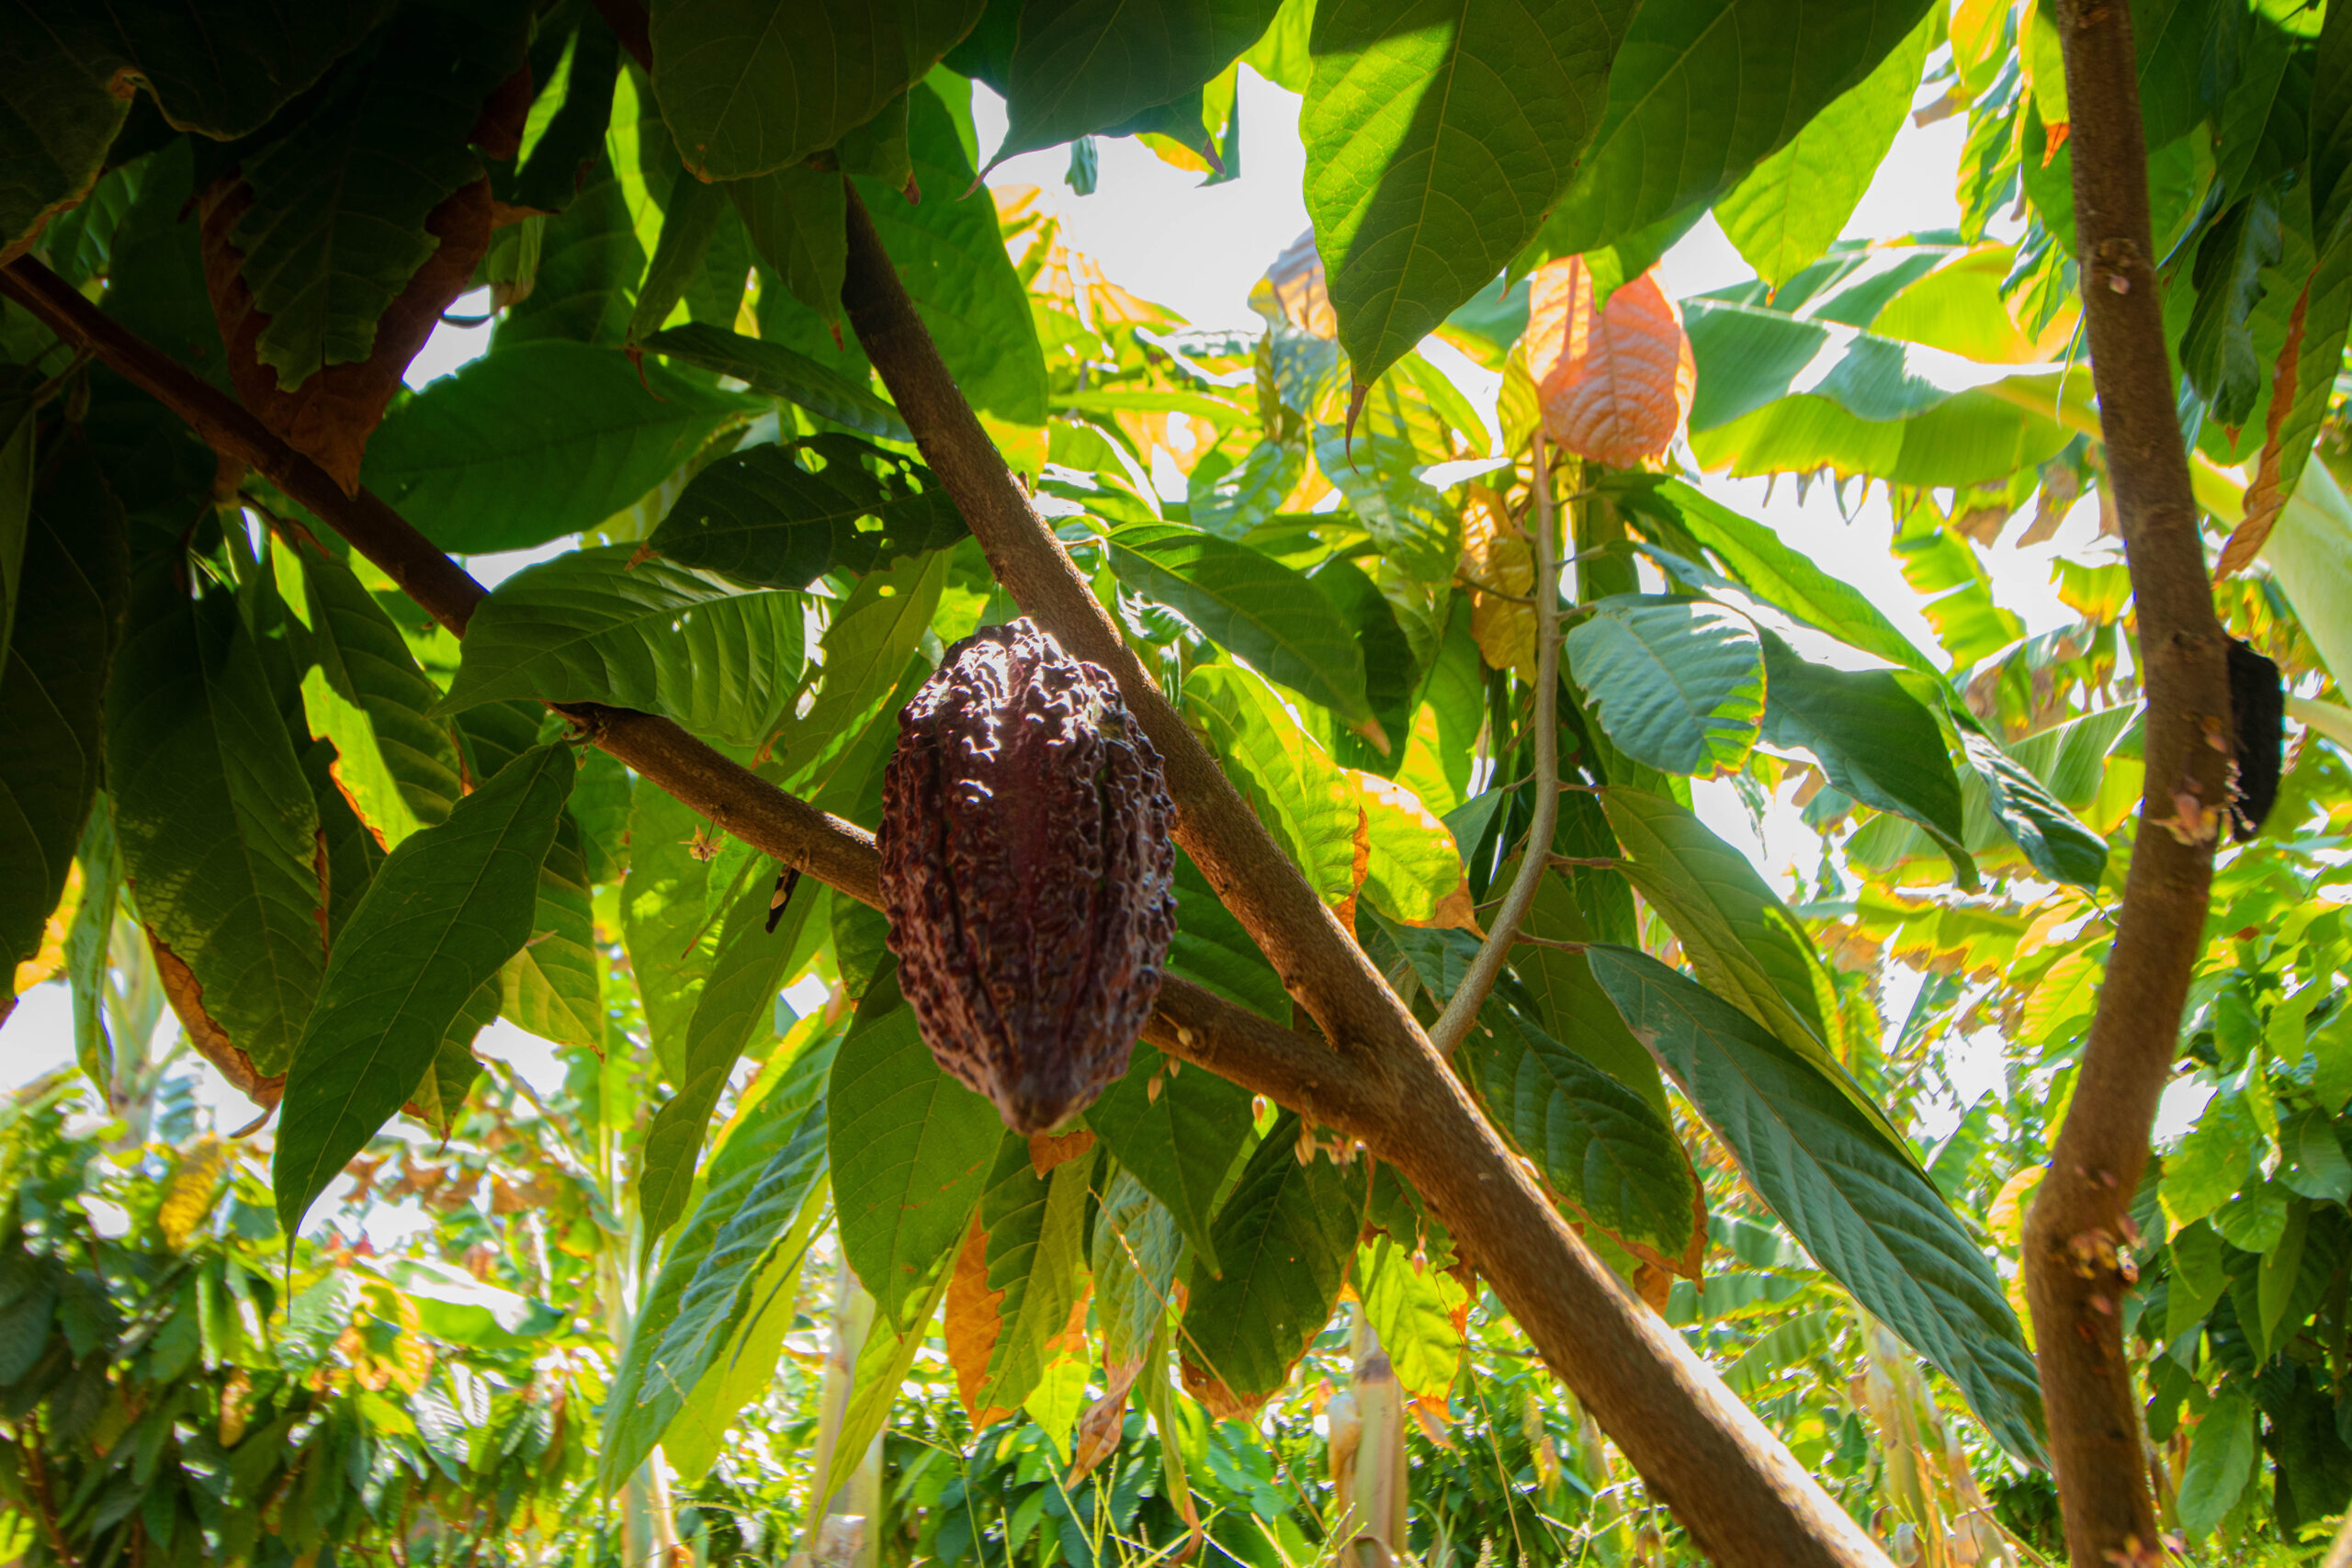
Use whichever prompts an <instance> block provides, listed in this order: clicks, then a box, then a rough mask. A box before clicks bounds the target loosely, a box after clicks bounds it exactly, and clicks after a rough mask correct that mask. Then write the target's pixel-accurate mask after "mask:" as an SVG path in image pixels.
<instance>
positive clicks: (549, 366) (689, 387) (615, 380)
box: [360, 338, 754, 554]
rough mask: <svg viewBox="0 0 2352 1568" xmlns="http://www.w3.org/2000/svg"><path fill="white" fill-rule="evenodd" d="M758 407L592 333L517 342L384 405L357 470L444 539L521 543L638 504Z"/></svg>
mask: <svg viewBox="0 0 2352 1568" xmlns="http://www.w3.org/2000/svg"><path fill="white" fill-rule="evenodd" d="M753 406H754V405H753V400H751V399H748V398H741V397H737V396H734V395H732V394H730V393H726V392H719V391H714V390H711V389H707V388H705V387H701V386H697V385H696V384H695V383H694V382H692V381H689V380H687V379H686V378H684V377H683V376H676V375H673V374H671V373H670V372H668V371H666V370H662V369H661V368H660V367H653V366H648V367H645V368H644V370H643V372H642V374H641V375H640V372H639V370H638V369H637V368H636V367H632V366H631V365H630V364H629V362H628V359H626V358H625V357H623V356H622V355H618V354H615V353H612V352H609V351H606V350H600V349H595V348H592V347H590V346H588V345H587V344H580V343H572V342H569V341H566V340H564V339H560V338H548V339H543V340H540V341H537V342H531V343H521V344H515V345H514V346H512V347H503V348H501V349H500V350H499V351H498V352H497V353H495V354H486V355H482V357H481V358H480V359H477V360H474V361H473V362H472V363H470V364H469V365H467V366H465V367H463V368H462V369H460V370H458V372H457V373H456V374H455V375H451V376H445V377H443V378H441V379H440V380H438V381H435V382H434V383H433V384H432V385H431V386H429V387H427V388H426V389H424V391H422V392H419V393H418V394H417V395H416V396H415V397H413V398H411V399H409V400H407V401H405V402H403V403H401V404H400V405H399V406H397V407H396V408H394V409H393V410H392V411H391V412H390V413H389V414H387V415H385V416H384V423H383V424H382V425H381V426H380V427H379V429H378V430H377V432H376V434H375V435H374V436H373V437H372V438H371V439H370V440H369V441H368V460H367V463H366V466H365V467H364V468H362V469H361V471H360V478H361V479H363V480H364V481H365V482H366V483H367V485H368V489H370V490H372V491H375V492H376V493H377V494H378V495H380V496H382V497H383V498H384V499H385V500H386V501H388V502H390V503H391V504H392V505H394V506H396V507H398V508H399V509H400V511H401V515H402V516H404V517H406V518H407V519H408V520H409V521H410V522H412V523H413V524H415V525H417V527H418V528H420V529H422V530H423V531H424V535H425V536H426V537H428V538H430V539H431V540H432V541H433V542H434V543H435V544H436V545H438V546H440V547H442V548H443V549H446V550H456V551H458V552H459V553H462V554H470V553H474V552H479V551H486V550H518V549H525V548H528V547H531V546H533V545H543V544H546V543H547V542H548V540H550V539H558V538H561V537H562V536H564V535H566V534H576V533H578V532H580V531H581V530H582V529H583V528H593V527H594V526H596V525H598V524H599V523H602V522H603V521H604V520H605V518H607V517H610V516H611V515H612V514H613V513H616V512H618V511H620V510H621V509H622V508H623V507H626V506H628V505H630V504H631V503H632V502H635V501H636V500H637V499H638V498H639V496H641V495H643V494H644V493H645V492H646V491H650V490H651V489H652V488H653V487H654V486H655V485H657V484H659V483H661V482H662V479H663V478H664V477H665V476H667V475H668V474H669V473H670V472H671V471H672V470H673V469H674V468H677V467H678V466H679V465H680V464H681V463H684V461H685V460H686V459H687V458H689V457H693V456H694V455H695V453H696V452H698V451H700V450H701V449H702V447H703V445H704V443H706V442H707V441H708V440H709V439H710V438H711V437H712V436H713V435H715V434H718V432H719V431H720V430H722V429H724V428H725V427H726V426H727V425H729V423H733V422H735V421H736V420H739V419H741V418H744V417H745V416H746V415H747V414H748V413H749V412H751V411H752V407H753Z"/></svg>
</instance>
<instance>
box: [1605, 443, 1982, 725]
mask: <svg viewBox="0 0 2352 1568" xmlns="http://www.w3.org/2000/svg"><path fill="white" fill-rule="evenodd" d="M1651 496H1654V497H1655V502H1656V504H1657V506H1659V507H1661V508H1663V509H1665V510H1667V511H1669V512H1671V513H1672V514H1673V517H1674V519H1675V521H1677V522H1679V523H1680V524H1681V525H1682V526H1683V528H1684V529H1685V530H1686V531H1687V532H1688V533H1689V534H1690V535H1691V537H1692V538H1693V539H1695V540H1697V541H1698V542H1699V543H1700V544H1701V545H1703V546H1704V547H1706V548H1707V549H1709V550H1711V551H1713V554H1714V556H1715V558H1717V559H1719V560H1720V561H1722V562H1723V564H1724V568H1725V569H1726V570H1729V571H1730V572H1731V574H1732V575H1733V576H1734V577H1736V578H1737V579H1738V580H1739V581H1740V584H1741V585H1742V586H1743V587H1745V588H1746V589H1747V591H1748V592H1751V593H1753V594H1755V595H1756V596H1757V597H1758V599H1760V600H1762V601H1763V602H1764V603H1765V604H1770V605H1771V606H1772V607H1773V608H1774V609H1777V610H1780V611H1781V612H1783V613H1785V614H1787V615H1791V616H1792V617H1794V618H1795V619H1797V620H1800V621H1803V622H1804V624H1805V625H1807V626H1811V627H1813V628H1814V629H1815V630H1816V631H1822V632H1826V633H1828V634H1829V635H1830V636H1831V637H1836V638H1838V640H1839V641H1841V642H1843V643H1845V644H1846V645H1847V646H1848V647H1849V648H1858V649H1861V650H1862V651H1863V652H1864V653H1869V654H1874V655H1876V656H1877V657H1879V658H1881V659H1883V660H1886V661H1887V662H1888V663H1890V664H1894V665H1898V666H1900V667H1902V668H1904V669H1906V670H1917V671H1919V672H1920V673H1921V674H1923V675H1928V676H1930V677H1932V678H1934V679H1936V680H1938V681H1940V680H1942V679H1943V672H1942V670H1941V667H1940V666H1939V665H1938V664H1936V663H1935V661H1934V660H1930V659H1929V658H1928V656H1927V655H1926V654H1924V653H1922V652H1920V651H1919V649H1917V647H1915V646H1914V645H1913V644H1912V642H1911V639H1910V638H1908V637H1905V636H1904V635H1903V634H1902V633H1901V632H1899V631H1897V630H1895V629H1894V623H1893V622H1892V621H1889V620H1888V619H1887V618H1886V616H1885V615H1883V613H1881V611H1880V610H1879V607H1878V606H1877V605H1875V604H1871V602H1870V600H1869V598H1868V597H1866V596H1865V595H1864V594H1863V593H1862V592H1861V591H1860V589H1858V588H1855V587H1854V586H1853V585H1851V584H1850V583H1848V582H1845V581H1840V580H1839V579H1838V578H1835V577H1832V576H1830V575H1829V574H1828V573H1827V572H1826V571H1823V570H1821V569H1820V568H1819V567H1817V566H1815V565H1814V564H1813V562H1812V561H1811V560H1810V559H1808V558H1805V557H1804V556H1803V555H1801V554H1799V553H1798V552H1797V551H1795V550H1792V549H1791V548H1790V547H1788V546H1787V545H1785V544H1783V543H1782V542H1781V537H1780V536H1779V535H1777V534H1775V533H1773V532H1772V530H1771V529H1770V528H1768V527H1766V526H1765V525H1763V524H1761V523H1757V522H1753V521H1750V520H1749V519H1747V518H1746V517H1742V516H1741V515H1740V514H1739V513H1736V512H1734V511H1732V510H1731V509H1730V508H1728V507H1726V506H1724V505H1722V504H1721V503H1720V502H1715V501H1713V500H1712V499H1710V498H1709V497H1708V496H1706V495H1705V494H1703V493H1702V492H1701V491H1699V490H1698V489H1696V488H1695V487H1693V486H1691V485H1689V484H1686V483H1684V482H1683V481H1682V480H1680V479H1668V480H1667V481H1666V482H1665V483H1663V484H1660V485H1657V486H1656V487H1655V488H1654V490H1650V489H1646V488H1645V491H1642V492H1636V493H1631V494H1628V495H1627V497H1626V500H1627V502H1628V505H1627V511H1628V512H1629V513H1631V516H1632V520H1633V522H1634V526H1636V527H1640V526H1642V524H1643V520H1644V518H1645V516H1646V515H1648V513H1649V505H1648V504H1647V502H1648V501H1649V498H1650V497H1651ZM1660 542H1661V543H1663V542H1664V541H1663V540H1661V541H1660Z"/></svg>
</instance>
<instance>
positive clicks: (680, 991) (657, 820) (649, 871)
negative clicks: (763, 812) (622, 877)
mask: <svg viewBox="0 0 2352 1568" xmlns="http://www.w3.org/2000/svg"><path fill="white" fill-rule="evenodd" d="M703 831H705V828H704V823H703V820H702V818H700V817H697V816H696V815H695V811H694V808H693V807H689V806H686V805H684V803H682V802H680V801H679V800H678V799H676V798H675V797H674V796H673V795H670V794H669V793H668V792H666V791H664V790H659V789H640V790H637V791H635V792H633V793H632V794H631V795H630V798H629V813H628V842H629V858H628V879H627V880H626V881H624V882H623V883H622V884H621V941H622V942H623V944H624V945H625V946H626V947H627V948H628V966H629V971H630V973H631V974H632V975H634V976H636V979H637V989H638V996H639V999H640V1000H641V1001H642V1002H643V1004H644V1008H645V1029H646V1032H647V1033H648V1034H649V1035H650V1036H651V1037H652V1041H653V1057H654V1061H655V1062H656V1063H657V1064H658V1065H659V1066H661V1069H662V1076H663V1077H667V1078H669V1079H671V1080H672V1081H673V1082H675V1081H677V1080H678V1079H680V1078H682V1077H684V1076H685V1035H686V1025H687V1023H688V1021H691V1020H692V1019H693V1017H694V1012H695V998H698V997H700V996H701V994H702V987H703V983H704V981H705V980H706V979H707V978H708V976H709V974H710V964H711V956H712V954H713V953H715V952H716V951H717V950H718V927H717V924H716V922H714V921H712V920H710V919H708V918H707V916H706V915H705V913H704V903H705V896H706V892H707V887H708V886H709V882H710V867H709V865H708V864H707V863H706V862H705V861H704V860H703V859H702V858H700V857H698V856H697V855H696V854H695V852H694V848H693V846H694V844H695V837H696V835H697V834H699V833H702V832H703Z"/></svg>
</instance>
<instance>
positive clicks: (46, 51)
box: [0, 0, 392, 248]
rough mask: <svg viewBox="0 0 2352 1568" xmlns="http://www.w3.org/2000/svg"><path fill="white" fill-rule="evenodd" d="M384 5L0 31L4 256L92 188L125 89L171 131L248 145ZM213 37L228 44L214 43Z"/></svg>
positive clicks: (207, 5)
mask: <svg viewBox="0 0 2352 1568" xmlns="http://www.w3.org/2000/svg"><path fill="white" fill-rule="evenodd" d="M391 8H392V7H391V6H390V0H370V3H366V4H359V5H350V6H315V7H312V6H304V7H300V8H294V9H287V8H282V7H278V6H265V5H258V4H229V5H220V4H213V3H211V0H204V3H202V4H199V3H198V0H177V3H165V4H157V5H150V6H140V7H138V8H137V9H135V10H133V9H131V8H130V7H126V6H81V5H75V4H70V3H69V4H63V5H50V6H40V8H38V9H33V8H30V7H28V8H27V9H26V11H25V12H24V13H23V14H22V15H21V18H20V19H19V20H17V22H15V23H14V24H13V25H12V26H11V27H10V28H9V33H8V51H9V54H10V56H11V58H10V60H9V68H10V70H9V76H10V80H9V83H8V87H7V92H6V102H7V107H8V113H7V114H6V116H5V117H0V118H5V119H6V129H5V130H0V248H5V247H7V246H11V245H14V244H15V243H16V242H17V240H19V239H22V238H24V237H25V236H27V235H28V234H30V233H32V232H33V231H34V230H35V229H36V228H37V227H38V226H39V224H40V220H41V219H42V217H43V216H44V215H45V214H47V213H49V212H51V211H54V210H55V209H58V208H59V207H62V206H63V205H64V204H65V203H67V202H70V201H72V200H74V198H76V197H80V196H81V195H83V194H84V193H85V192H86V191H87V190H88V189H89V188H90V186H91V184H92V183H93V182H94V181H96V179H97V177H98V172H99V170H100V169H101V168H102V167H104V165H105V163H106V155H107V149H108V148H109V147H111V146H112V145H113V144H114V140H115V135H116V132H118V131H119V130H121V129H122V125H123V122H124V121H125V119H126V118H128V117H129V116H130V107H131V104H132V102H133V101H134V98H135V96H136V95H135V92H134V91H133V90H131V89H130V88H129V87H128V86H127V85H128V84H132V83H135V84H137V85H138V86H141V87H144V88H146V89H147V91H148V92H149V93H150V94H152V95H153V97H154V100H155V103H156V105H157V107H160V108H161V109H162V110H163V111H164V115H165V117H166V118H168V119H169V120H170V121H171V123H172V124H173V125H175V126H179V127H184V128H186V129H187V130H194V131H198V132H199V133H201V134H203V135H206V136H209V137H213V138H215V139H218V140H222V141H226V140H229V139H232V138H234V137H240V136H246V135H250V134H252V133H253V132H254V131H256V130H260V129H261V128H262V126H263V125H264V124H265V123H266V122H267V121H268V119H269V118H270V117H271V116H272V115H274V114H276V113H277V110H278V109H279V107H282V106H283V105H285V104H286V103H287V102H288V101H289V100H291V99H292V98H294V97H295V96H298V95H299V94H300V93H301V92H302V91H304V90H305V89H306V88H308V87H309V86H310V85H311V83H313V82H315V81H317V80H318V78H319V76H320V74H321V73H322V72H324V71H325V70H326V68H327V67H328V66H330V65H332V64H333V63H334V62H335V61H336V60H337V59H339V58H340V57H341V56H342V55H343V54H344V53H345V51H348V50H349V49H350V48H351V47H352V45H353V44H355V43H356V42H358V40H359V39H360V38H361V36H362V35H363V34H365V33H367V32H368V31H369V30H370V29H372V28H374V27H375V26H376V24H377V23H379V22H380V21H381V20H383V18H384V17H385V15H386V14H387V13H389V12H390V10H391ZM219 39H235V40H236V46H235V47H234V48H230V49H223V48H220V47H217V42H218V40H219Z"/></svg>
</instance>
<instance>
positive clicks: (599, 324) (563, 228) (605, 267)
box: [379, 28, 645, 439]
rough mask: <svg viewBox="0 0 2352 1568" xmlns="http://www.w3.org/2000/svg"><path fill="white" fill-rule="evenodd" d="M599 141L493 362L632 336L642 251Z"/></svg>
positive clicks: (503, 319)
mask: <svg viewBox="0 0 2352 1568" xmlns="http://www.w3.org/2000/svg"><path fill="white" fill-rule="evenodd" d="M586 30H589V31H594V28H590V29H586ZM598 136H599V140H598V142H597V155H596V159H595V162H594V163H593V164H590V165H589V166H588V171H587V173H586V174H584V175H582V176H581V180H580V192H579V194H578V195H577V196H574V197H571V204H570V205H569V206H567V207H566V208H565V209H563V211H562V213H561V214H560V215H559V216H557V217H554V218H550V219H548V220H547V221H546V226H545V227H544V228H543V229H542V230H541V231H540V232H539V265H538V270H537V273H536V274H534V275H533V277H532V281H531V291H530V292H529V293H528V294H526V295H524V296H523V297H522V298H521V299H517V300H515V302H514V303H513V304H511V305H509V306H508V307H507V308H506V309H505V310H503V311H502V312H501V313H500V315H499V318H498V325H497V326H496V327H494V328H492V331H491V336H490V345H491V346H490V355H489V357H492V358H495V357H498V356H500V355H505V354H507V353H509V352H510V351H512V350H513V349H514V348H515V347H516V346H518V345H520V344H526V343H529V342H532V341H533V340H535V339H540V338H564V339H569V340H571V341H572V342H575V343H585V344H598V345H600V346H603V347H608V348H609V347H617V346H619V344H621V342H622V340H624V339H625V338H626V337H627V336H628V318H629V311H630V299H631V296H632V295H634V293H635V292H636V289H637V280H638V278H639V276H640V275H641V274H643V272H644V271H645V246H644V244H643V243H641V242H639V239H638V237H637V226H636V224H635V223H634V222H633V221H632V220H631V219H630V216H629V209H628V196H627V195H626V194H625V193H624V192H623V191H622V189H621V182H620V178H619V176H618V175H616V174H614V172H613V165H612V162H611V160H610V159H609V158H607V157H605V155H604V152H603V141H602V131H601V130H599V133H598ZM379 439H380V436H379Z"/></svg>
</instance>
